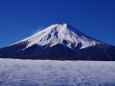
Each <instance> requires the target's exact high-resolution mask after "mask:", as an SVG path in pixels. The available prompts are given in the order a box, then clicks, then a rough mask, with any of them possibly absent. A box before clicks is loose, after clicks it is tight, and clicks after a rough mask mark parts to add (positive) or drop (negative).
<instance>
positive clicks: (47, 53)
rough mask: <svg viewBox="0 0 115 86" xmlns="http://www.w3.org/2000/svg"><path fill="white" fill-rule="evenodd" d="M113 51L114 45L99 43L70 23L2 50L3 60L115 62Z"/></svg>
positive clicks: (51, 27)
mask: <svg viewBox="0 0 115 86" xmlns="http://www.w3.org/2000/svg"><path fill="white" fill-rule="evenodd" d="M111 48H112V49H111ZM113 51H115V47H114V46H111V45H108V44H104V43H102V42H100V41H97V40H95V39H93V38H91V37H89V36H87V35H85V34H83V33H81V32H80V31H78V30H77V29H75V28H73V27H71V26H70V25H68V24H53V25H51V26H49V27H47V28H45V29H44V30H42V31H40V32H37V33H36V34H34V35H32V36H30V37H28V38H26V39H23V40H21V41H19V42H17V43H14V44H12V45H9V46H7V47H5V48H1V49H0V57H3V58H21V59H64V60H68V59H69V60H77V59H78V60H115V58H113V56H115V53H113Z"/></svg>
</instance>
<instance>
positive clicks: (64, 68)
mask: <svg viewBox="0 0 115 86" xmlns="http://www.w3.org/2000/svg"><path fill="white" fill-rule="evenodd" d="M0 86H115V62H112V61H107V62H106V61H103V62H101V61H51V60H16V59H0Z"/></svg>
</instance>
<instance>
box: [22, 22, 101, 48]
mask: <svg viewBox="0 0 115 86" xmlns="http://www.w3.org/2000/svg"><path fill="white" fill-rule="evenodd" d="M22 41H26V42H27V43H28V44H27V46H26V48H28V47H30V46H32V45H34V44H37V45H39V46H45V45H48V46H49V47H52V46H55V45H56V44H61V45H64V46H66V47H69V48H71V49H73V48H74V47H77V46H79V48H80V49H82V48H86V47H89V46H94V45H96V44H100V43H101V42H99V41H96V40H94V39H93V38H91V37H88V36H86V35H85V34H83V33H81V32H80V31H78V30H77V29H75V28H73V27H71V26H70V25H68V24H66V23H63V24H62V23H61V24H53V25H51V26H49V27H47V28H45V29H43V30H42V31H40V32H38V33H36V34H34V35H32V36H31V37H28V38H26V39H24V40H22ZM22 41H20V42H22Z"/></svg>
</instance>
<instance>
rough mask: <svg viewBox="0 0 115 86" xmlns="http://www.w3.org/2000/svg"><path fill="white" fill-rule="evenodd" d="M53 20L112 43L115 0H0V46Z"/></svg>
mask: <svg viewBox="0 0 115 86" xmlns="http://www.w3.org/2000/svg"><path fill="white" fill-rule="evenodd" d="M56 23H68V24H69V25H71V26H73V27H75V28H76V29H78V30H80V31H81V32H83V33H85V34H86V35H88V36H91V37H93V38H96V39H98V40H100V41H102V42H105V43H108V44H111V45H114V46H115V0H0V47H4V46H7V45H9V44H12V43H15V42H17V41H19V40H22V39H24V38H26V37H28V36H31V35H32V34H34V33H35V32H36V31H39V30H41V29H44V28H45V27H47V26H49V25H51V24H56Z"/></svg>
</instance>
